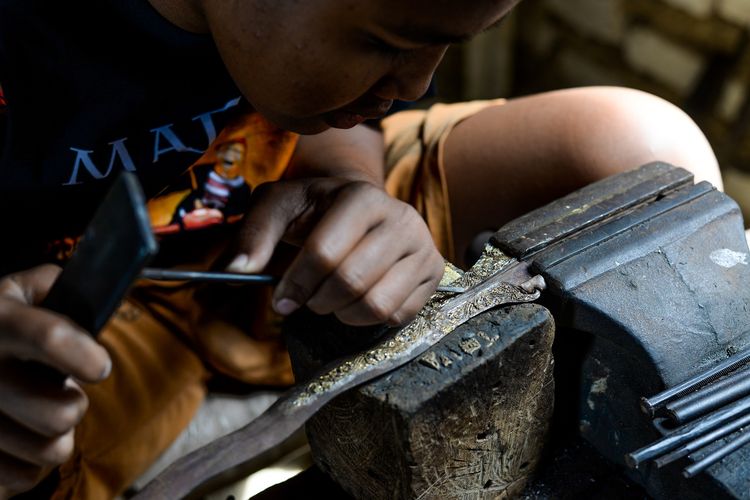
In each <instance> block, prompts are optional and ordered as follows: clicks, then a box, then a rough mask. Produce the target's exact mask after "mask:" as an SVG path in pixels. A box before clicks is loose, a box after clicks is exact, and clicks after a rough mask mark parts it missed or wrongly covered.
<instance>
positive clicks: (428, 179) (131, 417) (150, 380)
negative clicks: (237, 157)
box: [53, 101, 502, 500]
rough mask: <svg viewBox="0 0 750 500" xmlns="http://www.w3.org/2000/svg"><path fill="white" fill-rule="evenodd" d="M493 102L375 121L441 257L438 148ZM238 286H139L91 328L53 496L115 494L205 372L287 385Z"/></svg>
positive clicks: (168, 438) (259, 304) (407, 197)
mask: <svg viewBox="0 0 750 500" xmlns="http://www.w3.org/2000/svg"><path fill="white" fill-rule="evenodd" d="M500 102H502V101H481V102H473V103H465V104H453V105H435V106H433V107H432V108H430V109H429V110H426V111H417V110H414V111H406V112H402V113H397V114H395V115H393V116H391V117H388V118H387V119H385V120H384V121H383V123H382V127H383V132H384V137H385V143H386V158H385V160H386V165H387V172H388V177H387V182H386V188H387V190H388V191H389V193H391V194H392V195H393V196H396V197H398V198H399V199H402V200H404V201H406V202H409V203H411V204H412V205H414V206H415V208H416V209H417V210H418V211H419V212H420V214H421V215H422V216H423V217H424V218H425V220H426V221H427V224H428V225H429V227H430V230H431V232H432V235H433V237H434V239H435V243H436V245H437V246H438V249H439V250H440V251H441V252H442V253H443V255H444V256H445V257H446V258H448V259H452V258H453V255H452V248H453V245H452V239H451V220H450V207H449V200H448V197H447V187H446V184H445V175H444V172H443V165H442V147H443V144H444V142H445V138H446V137H447V136H448V134H449V133H450V131H451V130H452V129H453V127H454V126H455V125H456V124H457V123H459V122H460V121H461V120H463V119H465V118H467V117H469V116H471V115H473V114H474V113H476V112H478V111H480V110H481V109H484V108H486V107H488V106H491V105H495V104H498V103H500ZM291 142H292V141H288V140H287V141H281V142H280V144H283V145H284V146H285V147H287V146H288V145H289V144H290V143H291ZM284 155H285V157H286V158H288V157H289V155H288V154H287V153H286V152H285V153H284ZM279 175H281V173H279ZM222 251H223V245H222V244H218V245H214V246H211V247H210V250H208V251H207V258H206V260H205V262H204V263H203V266H204V267H210V265H207V264H206V262H208V263H210V262H212V261H213V260H214V259H215V258H216V257H217V255H220V254H221V252H222ZM193 267H195V266H193ZM247 288H250V287H247ZM239 290H240V289H238V288H235V289H234V290H229V291H227V290H224V293H214V292H212V291H211V292H209V291H207V289H201V288H200V287H193V286H190V285H184V284H173V285H171V286H157V285H155V284H146V285H142V286H139V287H137V288H136V289H135V290H134V291H133V292H132V294H131V296H130V297H129V298H128V299H127V300H126V301H125V302H124V303H123V305H122V306H121V307H120V309H119V310H118V312H117V313H116V314H115V316H114V317H113V318H112V320H111V321H110V323H109V324H108V325H107V327H106V328H105V329H104V331H103V332H102V334H101V336H100V341H101V343H102V344H103V345H104V346H105V347H106V348H107V350H108V351H109V352H110V354H111V356H112V359H113V371H112V374H111V375H110V377H109V378H108V379H107V380H106V381H104V382H103V383H101V384H97V385H90V386H86V387H85V390H86V393H87V394H88V397H89V400H90V407H89V410H88V413H87V414H86V416H85V417H84V419H83V421H82V422H81V424H80V425H79V426H78V427H77V429H76V448H75V452H74V455H73V456H72V458H71V459H70V460H69V461H68V462H66V463H65V464H64V465H63V466H62V467H61V468H60V482H59V486H58V488H57V490H56V492H55V495H54V497H53V498H55V499H72V498H75V499H91V500H93V499H109V498H113V497H115V496H116V495H118V494H119V493H121V492H122V491H123V490H124V489H125V488H127V487H128V485H130V484H131V483H132V482H133V481H134V480H135V479H136V478H137V477H138V476H140V475H141V474H142V473H143V472H144V471H145V470H146V469H147V468H148V467H149V466H150V465H151V464H152V463H153V462H154V460H156V458H157V457H158V456H159V455H160V454H161V453H162V452H163V451H164V450H165V449H166V448H167V447H168V446H169V445H170V444H171V443H172V442H173V441H174V439H175V438H176V437H177V436H178V435H179V434H180V433H181V432H182V430H183V429H184V428H185V427H186V426H187V425H188V423H189V422H190V420H191V418H192V417H193V415H194V414H195V412H196V410H197V409H198V408H199V406H200V405H201V403H202V401H203V398H204V396H205V393H206V381H207V380H208V379H209V378H210V377H212V376H214V375H215V374H216V373H221V374H223V375H224V376H229V377H232V378H235V379H237V380H240V381H242V382H246V383H250V384H263V385H277V386H284V385H289V384H291V383H292V382H293V379H292V375H291V370H290V363H289V359H288V356H287V355H286V351H285V350H284V348H283V345H282V343H281V341H280V338H279V337H278V328H277V326H278V323H279V321H280V318H279V317H277V316H276V315H275V314H274V313H273V312H272V311H271V309H270V307H269V306H270V291H269V290H265V289H262V288H256V289H253V290H250V291H247V290H246V291H242V292H240V291H239ZM248 293H249V294H250V296H249V297H248V295H247V294H248ZM225 298H226V301H224V300H225ZM230 310H231V311H233V312H232V313H230V314H227V311H230ZM238 317H239V318H240V319H239V320H237V318H238ZM242 318H244V321H243V319H242Z"/></svg>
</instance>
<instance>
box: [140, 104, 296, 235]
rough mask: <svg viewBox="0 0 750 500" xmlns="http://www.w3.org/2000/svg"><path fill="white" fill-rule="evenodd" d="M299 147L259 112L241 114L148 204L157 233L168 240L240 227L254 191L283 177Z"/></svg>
mask: <svg viewBox="0 0 750 500" xmlns="http://www.w3.org/2000/svg"><path fill="white" fill-rule="evenodd" d="M296 144H297V136H296V135H295V134H290V133H289V132H286V131H284V130H282V129H279V128H278V127H276V126H274V125H272V124H271V123H269V122H267V121H266V120H265V118H263V117H262V116H261V115H259V114H258V113H255V112H249V113H245V114H241V115H239V116H238V117H237V118H236V119H235V120H234V121H233V122H231V123H230V124H228V125H227V126H226V127H225V128H224V129H223V130H222V131H221V132H220V133H219V135H218V137H217V138H216V140H214V142H213V143H212V144H211V145H210V146H209V148H208V150H207V151H206V152H205V153H204V155H203V156H202V157H201V158H200V159H198V161H196V162H195V163H194V164H193V165H192V166H190V168H188V169H187V170H186V172H185V173H184V174H183V175H182V176H180V178H179V179H177V180H176V181H175V182H173V183H171V184H170V186H169V187H167V188H165V189H164V190H163V191H162V192H161V193H160V194H159V195H157V196H156V197H154V198H153V199H151V200H149V202H148V211H149V216H150V219H151V226H152V227H153V230H154V233H155V234H157V235H161V236H167V235H171V234H175V233H180V232H183V231H189V230H196V229H201V228H206V227H209V226H217V225H224V224H233V223H235V222H238V221H239V220H240V219H241V218H242V217H243V215H244V214H245V211H246V210H247V207H248V203H249V201H250V192H251V191H252V189H253V186H258V185H260V184H263V183H264V182H272V181H275V180H278V179H279V178H281V176H282V175H283V173H284V171H285V170H286V167H287V165H288V164H289V161H290V159H291V157H292V154H293V153H294V148H295V145H296Z"/></svg>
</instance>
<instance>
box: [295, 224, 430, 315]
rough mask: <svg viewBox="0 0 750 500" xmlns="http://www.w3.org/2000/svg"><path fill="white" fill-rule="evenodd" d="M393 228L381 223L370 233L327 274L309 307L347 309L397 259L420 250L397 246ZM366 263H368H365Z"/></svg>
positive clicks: (327, 311)
mask: <svg viewBox="0 0 750 500" xmlns="http://www.w3.org/2000/svg"><path fill="white" fill-rule="evenodd" d="M391 229H392V228H388V227H386V226H385V225H380V226H377V227H376V228H374V229H373V230H371V231H370V232H369V233H367V234H366V235H365V236H364V238H363V239H362V241H360V242H359V244H358V245H357V246H356V248H354V249H353V250H352V251H351V252H349V254H348V255H346V257H345V259H344V260H343V262H341V263H340V264H339V265H338V267H336V269H335V270H334V271H333V272H332V273H330V274H329V275H328V276H327V277H326V279H325V280H324V281H323V283H322V284H321V285H320V287H319V288H318V290H317V291H316V292H315V293H314V294H313V296H312V297H311V298H310V299H309V300H308V301H307V304H306V305H307V307H309V308H310V310H312V311H313V312H315V313H316V314H321V315H323V314H330V313H332V312H334V311H338V310H339V309H343V308H344V307H346V306H348V305H350V304H352V303H353V302H355V301H356V300H358V299H359V298H360V297H362V296H363V295H364V294H365V293H367V291H368V290H369V289H370V288H371V287H372V286H373V285H375V283H377V282H378V281H380V280H381V279H382V278H383V276H384V275H385V274H386V273H387V272H388V270H389V269H391V267H393V265H394V263H395V262H398V261H399V260H401V259H403V258H405V257H406V256H407V255H408V254H410V253H412V252H414V251H415V250H416V248H409V247H407V248H404V247H402V246H401V245H394V242H393V231H392V230H391ZM365 262H366V263H367V265H363V263H365Z"/></svg>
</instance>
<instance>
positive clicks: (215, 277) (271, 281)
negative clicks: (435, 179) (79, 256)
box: [140, 267, 466, 293]
mask: <svg viewBox="0 0 750 500" xmlns="http://www.w3.org/2000/svg"><path fill="white" fill-rule="evenodd" d="M140 277H141V278H143V279H149V280H155V281H202V282H210V283H234V284H256V285H275V284H277V283H278V282H279V279H280V278H278V277H277V276H272V275H270V274H243V273H225V272H210V271H186V270H181V269H156V268H153V267H147V268H145V269H143V271H142V272H141V276H140ZM436 291H437V292H444V293H464V292H465V291H466V288H462V287H458V286H439V287H438V288H437V290H436Z"/></svg>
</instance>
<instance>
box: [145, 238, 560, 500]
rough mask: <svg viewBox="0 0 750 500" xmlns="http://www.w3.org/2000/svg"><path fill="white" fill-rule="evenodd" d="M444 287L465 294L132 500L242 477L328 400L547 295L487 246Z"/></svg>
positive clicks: (328, 373)
mask: <svg viewBox="0 0 750 500" xmlns="http://www.w3.org/2000/svg"><path fill="white" fill-rule="evenodd" d="M446 276H451V279H447V280H444V282H441V286H456V287H461V288H465V289H466V291H465V292H463V293H462V294H460V295H457V296H456V295H450V294H446V293H436V294H435V295H434V296H433V297H432V299H431V300H430V301H429V302H428V304H427V305H426V306H425V307H424V308H423V309H422V311H421V312H420V313H419V315H418V316H417V318H415V319H414V320H413V321H412V322H411V323H409V324H408V325H406V326H404V327H403V328H401V329H398V330H394V331H393V332H392V333H391V334H390V335H387V336H386V338H385V339H384V340H382V341H380V342H379V343H378V344H377V345H375V346H374V347H372V348H370V349H368V350H366V351H365V352H362V353H359V354H356V355H354V356H352V357H349V358H347V359H345V360H343V361H338V362H336V363H334V364H332V365H329V366H328V367H326V368H324V369H323V370H322V371H321V372H319V375H317V376H315V377H313V378H312V379H311V380H310V381H308V382H305V383H302V384H299V385H297V386H295V387H292V388H291V389H290V390H289V391H287V392H286V393H284V394H283V395H282V396H281V397H280V398H279V400H278V401H277V402H276V403H275V404H274V405H273V406H271V407H270V408H269V409H268V410H266V412H264V413H263V414H262V415H261V416H260V417H258V418H257V419H255V420H253V421H252V422H250V424H248V425H247V426H245V427H244V428H242V429H239V430H237V431H235V432H233V433H231V434H229V435H227V436H224V437H222V438H219V439H217V440H216V441H214V442H212V443H210V444H209V445H207V446H205V447H203V448H200V449H198V450H196V451H194V452H192V453H190V454H188V455H186V456H185V457H183V458H181V459H180V460H178V461H177V462H175V463H174V464H172V465H171V466H170V467H169V468H168V469H167V470H165V471H164V472H163V473H162V474H160V475H159V476H157V477H156V478H155V479H154V480H153V481H152V482H151V483H149V484H148V485H147V486H146V487H145V488H144V489H143V490H142V491H141V492H140V493H139V494H138V495H136V497H135V498H139V499H156V498H184V497H188V496H190V497H191V498H192V497H197V496H200V495H203V494H206V493H207V492H210V491H211V490H212V489H213V488H215V487H217V486H218V485H221V484H224V483H226V482H228V481H229V480H231V479H233V478H235V477H237V476H238V474H247V472H248V470H251V469H252V468H254V467H255V466H257V465H259V464H263V463H264V462H265V461H267V460H268V458H269V455H270V454H273V450H274V448H275V447H277V446H278V445H279V444H281V443H282V442H284V440H286V439H287V438H288V437H289V436H290V435H291V434H292V433H293V432H294V431H295V430H297V429H298V428H300V427H301V426H302V425H303V424H304V423H305V422H306V421H307V420H308V419H309V418H310V417H311V416H312V415H314V414H315V413H316V412H317V411H318V410H319V409H320V408H322V407H323V406H324V405H325V404H326V403H327V402H328V401H330V400H331V399H333V398H334V397H336V396H338V395H339V394H341V393H343V392H345V391H347V390H349V389H351V388H353V387H356V386H358V385H360V384H363V383H365V382H368V381H370V380H372V379H374V378H375V377H378V376H380V375H383V374H385V373H387V372H389V371H391V370H394V369H396V368H398V367H399V366H402V365H404V364H405V363H407V362H409V361H411V360H412V359H415V358H417V357H418V356H420V355H421V354H423V353H424V352H425V351H427V350H428V349H429V348H430V347H432V346H433V345H435V344H436V343H437V342H438V341H440V340H441V339H442V338H443V337H445V336H446V335H447V334H448V333H450V332H451V331H453V330H454V329H455V328H456V327H458V326H459V325H461V324H462V323H465V322H466V321H468V320H469V319H471V318H473V317H474V316H476V315H477V314H480V313H482V312H484V311H486V310H488V309H491V308H493V307H497V306H500V305H504V304H516V303H522V302H533V301H534V300H536V299H538V298H539V296H540V294H541V291H542V290H543V289H544V286H545V285H544V280H543V279H542V278H541V277H540V276H536V277H532V276H531V275H530V274H529V268H528V264H527V263H525V262H518V261H516V260H515V259H511V258H509V257H507V256H505V255H504V254H502V252H500V251H499V250H498V249H496V248H495V247H492V246H489V245H488V246H487V247H486V248H485V253H484V254H483V256H482V257H481V258H480V260H479V261H478V262H477V263H476V264H475V265H474V266H473V267H472V268H471V269H470V270H469V271H467V272H466V273H461V272H460V271H459V270H457V269H456V268H455V267H452V266H450V267H447V268H446Z"/></svg>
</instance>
